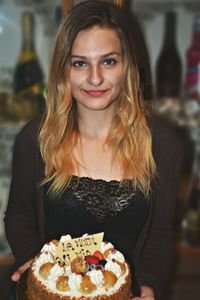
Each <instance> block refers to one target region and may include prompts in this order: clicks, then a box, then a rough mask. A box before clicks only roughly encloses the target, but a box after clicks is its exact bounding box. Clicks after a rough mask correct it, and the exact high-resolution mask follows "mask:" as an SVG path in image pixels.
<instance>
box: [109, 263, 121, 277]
mask: <svg viewBox="0 0 200 300" xmlns="http://www.w3.org/2000/svg"><path fill="white" fill-rule="evenodd" d="M105 270H108V271H111V272H113V273H114V274H115V275H116V276H117V278H119V277H120V275H121V268H120V266H119V265H118V263H116V262H113V261H109V262H107V264H106V265H105Z"/></svg>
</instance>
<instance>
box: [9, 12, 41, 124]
mask: <svg viewBox="0 0 200 300" xmlns="http://www.w3.org/2000/svg"><path fill="white" fill-rule="evenodd" d="M43 86H44V85H43V72H42V69H41V66H40V63H39V60H38V56H37V53H36V50H35V44H34V15H33V13H32V12H27V11H26V12H24V13H23V14H22V49H21V52H20V55H19V58H18V61H17V65H16V67H15V70H14V80H13V89H14V99H13V100H14V113H15V115H16V117H17V119H20V120H27V119H30V118H32V117H34V116H36V115H38V114H40V113H42V112H43V110H44V106H45V100H44V97H43Z"/></svg>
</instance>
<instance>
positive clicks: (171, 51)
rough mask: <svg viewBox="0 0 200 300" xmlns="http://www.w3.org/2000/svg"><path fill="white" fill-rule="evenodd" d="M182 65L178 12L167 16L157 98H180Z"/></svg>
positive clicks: (158, 66) (158, 70)
mask: <svg viewBox="0 0 200 300" xmlns="http://www.w3.org/2000/svg"><path fill="white" fill-rule="evenodd" d="M181 72H182V65H181V59H180V55H179V53H178V50H177V46H176V12H174V11H168V12H167V13H166V14H165V25H164V40H163V45H162V49H161V52H160V55H159V57H158V60H157V63H156V97H157V99H158V100H160V99H163V98H165V99H166V98H179V97H180V91H181Z"/></svg>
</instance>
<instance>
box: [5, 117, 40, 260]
mask: <svg viewBox="0 0 200 300" xmlns="http://www.w3.org/2000/svg"><path fill="white" fill-rule="evenodd" d="M36 123H38V122H35V120H34V121H31V122H29V123H28V124H27V125H26V126H25V127H24V128H23V129H22V130H21V132H20V133H19V134H18V135H17V137H16V140H15V144H14V150H13V163H12V179H11V186H10V193H9V200H8V206H7V210H6V214H5V220H4V221H5V232H6V236H7V240H8V243H9V245H10V247H11V249H12V252H13V254H14V256H15V258H16V261H17V262H18V264H19V265H20V264H23V263H24V262H26V261H27V260H29V259H30V258H32V257H33V256H34V255H35V254H36V253H37V252H38V250H39V249H40V248H41V245H40V237H39V230H38V223H37V215H36V192H37V188H38V183H37V181H36V168H37V163H36V157H37V151H38V146H37V130H36V127H37V126H35V124H36Z"/></svg>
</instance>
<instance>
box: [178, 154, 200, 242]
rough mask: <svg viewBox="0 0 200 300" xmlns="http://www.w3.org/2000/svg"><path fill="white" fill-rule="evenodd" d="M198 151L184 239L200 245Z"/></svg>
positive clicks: (185, 218) (183, 222)
mask: <svg viewBox="0 0 200 300" xmlns="http://www.w3.org/2000/svg"><path fill="white" fill-rule="evenodd" d="M197 151H198V154H197V156H196V161H195V165H194V179H193V184H192V188H191V192H190V195H189V198H188V208H187V212H186V214H185V217H184V218H183V221H182V233H183V239H184V240H185V242H187V243H188V244H190V245H191V246H200V151H199V149H198V150H197Z"/></svg>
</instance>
